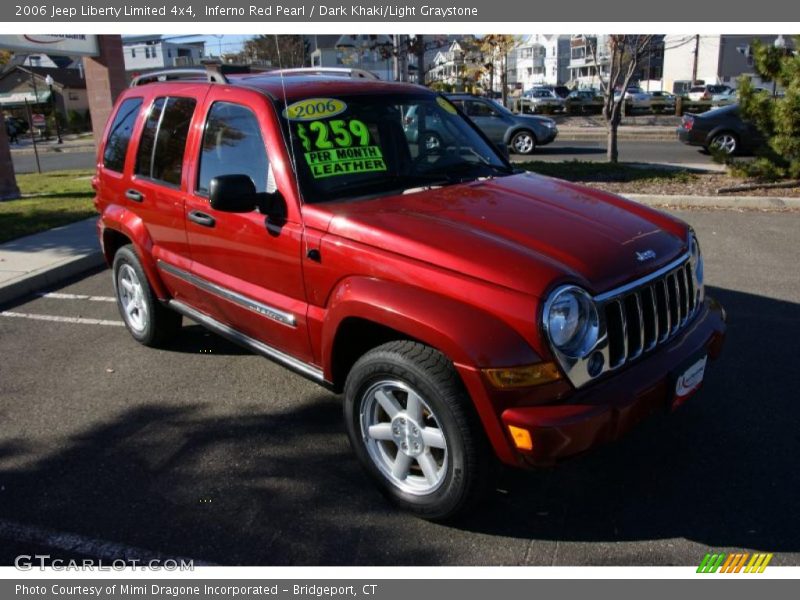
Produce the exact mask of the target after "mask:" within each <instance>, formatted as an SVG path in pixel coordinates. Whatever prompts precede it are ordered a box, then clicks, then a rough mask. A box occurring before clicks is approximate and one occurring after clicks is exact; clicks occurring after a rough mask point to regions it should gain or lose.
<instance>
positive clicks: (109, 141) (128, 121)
mask: <svg viewBox="0 0 800 600" xmlns="http://www.w3.org/2000/svg"><path fill="white" fill-rule="evenodd" d="M141 108H142V99H141V98H128V99H127V100H124V101H123V102H122V104H120V106H119V109H118V110H117V114H116V115H114V121H113V122H112V123H111V129H109V131H108V137H107V138H106V145H105V148H104V150H103V166H104V167H105V168H106V169H110V170H112V171H116V172H118V173H122V171H123V169H124V168H125V157H126V156H127V154H128V146H129V145H130V141H131V135H132V134H133V127H134V125H135V124H136V117H137V116H138V115H139V110H140V109H141Z"/></svg>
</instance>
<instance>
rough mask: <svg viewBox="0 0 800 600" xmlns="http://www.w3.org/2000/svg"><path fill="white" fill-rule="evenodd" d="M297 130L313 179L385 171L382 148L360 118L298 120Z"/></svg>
mask: <svg viewBox="0 0 800 600" xmlns="http://www.w3.org/2000/svg"><path fill="white" fill-rule="evenodd" d="M296 131H297V137H298V138H300V142H301V143H302V145H303V148H304V149H305V153H304V154H303V156H304V157H305V159H306V163H307V164H308V166H309V168H310V169H311V174H312V175H313V177H314V178H315V179H321V178H323V177H334V176H336V175H352V174H355V173H371V172H375V171H386V163H385V162H384V160H383V152H382V151H381V149H380V146H376V145H374V144H372V143H371V139H370V138H371V136H370V132H369V128H368V127H367V125H366V124H365V123H364V122H363V121H359V120H358V119H351V120H350V121H349V122H348V121H345V120H344V119H332V120H330V121H319V120H317V121H312V122H311V123H309V124H305V123H297V125H296Z"/></svg>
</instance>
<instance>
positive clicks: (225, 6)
mask: <svg viewBox="0 0 800 600" xmlns="http://www.w3.org/2000/svg"><path fill="white" fill-rule="evenodd" d="M0 20H2V21H6V22H14V21H16V22H75V21H79V22H119V21H122V22H149V21H151V22H197V23H208V22H215V23H219V22H248V23H257V22H295V23H308V22H312V23H324V22H358V21H363V22H381V21H386V22H441V23H459V22H461V23H469V22H517V23H518V22H525V21H527V22H566V21H580V22H617V23H630V22H675V21H686V22H762V23H763V22H776V23H791V22H797V21H800V3H799V2H787V1H786V0H759V2H758V3H757V6H756V5H755V4H753V3H750V2H746V3H745V2H741V3H737V2H726V3H719V2H711V1H710V0H705V1H701V2H698V1H697V0H670V2H642V1H641V0H605V1H603V2H598V1H597V0H571V1H570V2H565V3H564V2H562V3H558V2H557V3H545V2H520V0H467V2H462V1H460V0H459V2H456V1H455V0H407V1H405V2H373V1H366V0H348V1H344V2H337V1H335V0H331V1H328V2H315V1H302V0H300V1H298V0H286V1H285V2H280V3H274V2H264V1H261V2H259V1H252V0H250V1H248V0H219V1H218V2H213V1H211V0H203V1H197V0H170V1H168V2H164V1H162V0H129V1H127V2H119V1H117V2H112V1H109V0H95V1H91V0H90V1H88V2H87V1H81V0H59V1H58V2H49V3H48V2H38V1H34V2H29V3H24V2H20V3H14V2H12V3H3V4H2V5H1V6H0Z"/></svg>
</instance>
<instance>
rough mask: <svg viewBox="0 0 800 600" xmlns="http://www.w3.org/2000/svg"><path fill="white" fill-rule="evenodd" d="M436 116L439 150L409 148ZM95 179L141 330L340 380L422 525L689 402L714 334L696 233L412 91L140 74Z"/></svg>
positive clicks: (121, 287) (372, 468) (403, 501)
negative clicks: (549, 172)
mask: <svg viewBox="0 0 800 600" xmlns="http://www.w3.org/2000/svg"><path fill="white" fill-rule="evenodd" d="M177 77H180V78H179V79H177ZM171 78H176V79H171ZM411 110H413V112H414V114H415V115H416V119H415V124H416V125H415V126H416V127H418V128H419V131H418V132H416V135H408V133H409V132H408V131H406V129H405V128H407V126H408V124H407V122H406V119H405V115H407V114H408V113H409V111H411ZM429 125H430V126H434V125H435V127H436V132H437V134H438V135H439V137H440V139H441V144H438V145H437V146H436V147H430V146H429V145H426V144H424V143H422V144H418V143H417V142H416V141H413V142H412V141H411V140H424V139H425V135H424V134H425V131H426V130H427V127H428V126H429ZM404 127H405V128H404ZM93 183H94V186H95V189H96V192H97V196H96V205H97V208H98V210H99V212H100V213H101V218H100V220H99V225H98V228H99V235H100V240H101V242H102V247H103V251H104V253H105V256H106V259H107V261H108V263H109V265H111V266H112V267H113V280H114V287H115V291H116V297H117V300H118V303H119V309H120V312H121V314H122V317H123V319H124V321H125V324H126V326H127V328H128V330H129V331H130V333H131V335H133V337H134V338H135V339H136V340H138V341H139V342H141V343H143V344H146V345H160V344H164V343H166V342H167V341H168V340H169V338H170V337H171V336H173V335H175V334H176V333H177V332H178V330H179V329H180V325H181V318H182V317H188V318H189V319H191V320H193V321H196V322H198V323H200V324H202V325H204V326H206V327H207V328H209V329H210V330H212V331H214V332H216V333H218V334H220V335H222V336H225V337H227V338H229V339H231V340H233V341H235V342H238V343H239V344H242V345H243V346H245V347H247V348H250V349H251V350H253V351H254V352H257V353H260V354H263V355H264V356H266V357H268V358H270V359H272V360H274V361H277V362H279V363H282V364H283V365H286V366H287V367H289V368H291V369H294V370H295V371H297V372H298V373H300V374H302V375H305V376H306V377H309V378H311V379H313V380H315V381H317V382H319V383H320V384H323V385H325V386H327V387H329V388H330V389H332V390H334V391H336V392H341V393H342V394H343V398H344V418H345V427H346V429H347V433H348V436H349V438H350V442H351V444H352V447H353V450H354V451H355V454H356V456H357V457H358V459H359V461H360V462H361V463H362V465H363V466H364V468H365V469H366V471H367V473H368V474H369V475H370V476H371V477H372V478H373V479H374V481H375V482H376V483H377V485H378V486H379V487H380V488H381V489H382V490H383V491H384V492H385V493H386V494H387V495H388V496H389V497H390V498H391V499H392V500H393V501H394V502H395V503H397V504H398V505H400V506H402V507H404V508H406V509H409V510H411V511H413V512H415V513H417V514H418V515H421V516H423V517H426V518H430V519H444V518H448V517H452V516H454V515H456V514H458V513H461V512H464V511H465V510H467V509H468V508H469V507H471V506H472V505H473V504H474V503H475V502H476V501H477V500H478V499H480V497H481V495H482V493H484V492H485V491H486V490H487V489H491V478H492V475H493V474H494V473H495V472H496V471H497V465H498V462H499V463H503V464H506V465H512V466H522V467H533V466H538V465H547V464H552V463H554V462H556V461H558V460H559V459H562V458H565V457H569V456H572V455H575V454H578V453H580V452H583V451H585V450H588V449H590V448H592V447H594V446H596V445H598V444H600V443H603V442H607V441H609V440H613V439H616V438H617V437H619V436H620V435H621V434H622V433H624V432H625V431H627V430H629V429H630V428H631V427H633V426H634V425H635V424H636V423H637V422H639V421H640V420H641V419H643V418H644V417H646V416H647V415H649V414H651V413H653V412H657V411H663V410H669V409H671V408H674V407H676V406H678V405H679V404H681V403H682V402H683V401H684V400H685V399H686V398H687V397H688V396H689V395H691V394H692V393H693V392H694V391H695V390H696V389H697V388H698V387H699V386H700V384H701V382H702V379H703V374H704V369H705V366H706V361H707V359H708V358H709V357H710V358H715V357H716V356H717V355H718V354H719V352H720V350H721V347H722V341H723V337H724V333H725V323H724V321H725V318H724V311H723V310H722V308H721V307H720V305H719V304H717V303H716V302H714V301H713V300H712V299H710V298H708V297H706V296H705V295H704V291H703V258H702V256H701V253H700V246H699V244H698V241H697V239H696V237H695V235H694V233H693V231H692V230H691V229H690V228H689V227H688V226H687V225H686V224H685V223H683V222H682V221H679V220H677V219H675V218H673V217H671V216H668V215H666V214H664V213H661V212H658V211H656V210H652V209H650V208H647V207H644V206H641V205H639V204H636V203H634V202H630V201H627V200H624V199H622V198H619V197H617V196H614V195H611V194H607V193H604V192H600V191H597V190H593V189H589V188H585V187H581V186H579V185H574V184H572V183H567V182H564V181H559V180H556V179H551V178H548V177H542V176H539V175H535V174H533V173H528V172H519V171H517V170H515V169H514V168H513V167H512V166H511V165H510V164H509V162H508V161H507V159H506V157H505V153H504V150H503V149H499V148H497V147H495V146H493V144H492V143H491V142H490V141H489V140H488V139H487V138H486V137H485V136H484V135H483V134H482V133H481V131H480V130H479V129H478V128H477V127H475V125H474V124H473V123H472V122H471V121H470V120H469V119H467V118H466V117H465V116H464V115H463V114H462V113H461V112H460V111H459V110H458V109H457V108H456V107H455V106H454V105H453V104H452V103H451V102H450V101H448V100H447V99H446V98H444V97H442V96H440V95H438V94H436V93H433V92H431V91H430V90H427V89H425V88H422V87H418V86H414V85H406V84H399V83H386V82H381V81H374V80H367V79H358V78H355V77H353V78H347V77H341V76H330V75H326V74H325V73H324V72H323V73H316V72H315V73H303V72H302V71H300V72H297V71H293V72H291V73H287V72H280V71H278V72H272V73H266V74H251V75H250V74H248V75H239V76H233V75H231V76H228V77H226V76H224V75H222V74H221V73H220V72H219V71H218V70H217V71H209V72H208V74H206V73H205V72H202V71H201V72H199V73H198V72H193V71H189V72H186V71H180V72H166V73H160V74H159V73H157V74H151V75H148V76H144V77H142V78H139V79H138V80H136V81H134V84H133V85H132V87H131V88H130V89H128V90H126V91H125V92H124V93H123V94H122V95H121V96H120V98H119V99H118V101H117V103H116V108H115V110H114V113H113V115H112V117H111V119H110V121H109V123H108V125H107V127H106V130H105V134H104V141H103V142H102V144H101V146H100V148H99V151H98V158H97V174H96V176H95V178H94V181H93Z"/></svg>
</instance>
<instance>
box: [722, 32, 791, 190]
mask: <svg viewBox="0 0 800 600" xmlns="http://www.w3.org/2000/svg"><path fill="white" fill-rule="evenodd" d="M795 47H800V37H799V38H798V39H797V43H796V44H795ZM752 48H753V59H754V66H755V70H756V72H757V73H758V74H759V75H760V76H761V78H762V79H763V80H764V81H773V82H776V83H778V84H780V85H781V86H782V87H783V88H784V90H785V94H784V95H783V96H782V97H772V96H770V95H769V94H766V93H764V92H760V91H757V90H756V89H755V87H754V86H753V84H752V82H751V81H750V79H749V78H748V77H746V76H742V77H741V78H740V79H739V89H738V93H739V111H740V113H741V116H742V117H743V118H745V119H747V120H749V121H751V122H752V123H754V124H755V126H756V127H757V128H758V129H759V131H760V132H761V133H762V134H763V135H764V138H765V139H766V140H767V143H766V145H765V146H764V147H762V148H761V149H759V151H758V152H757V157H756V159H755V160H754V161H753V162H751V163H740V162H737V163H734V170H735V171H736V172H739V173H742V174H744V175H748V176H751V177H756V178H758V179H763V180H775V179H784V178H792V179H799V178H800V52H797V51H791V50H787V49H785V48H776V47H774V46H772V45H767V44H763V43H761V42H759V41H758V40H755V41H754V42H753V45H752Z"/></svg>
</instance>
